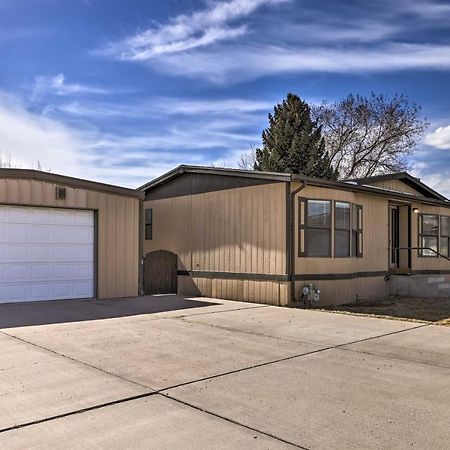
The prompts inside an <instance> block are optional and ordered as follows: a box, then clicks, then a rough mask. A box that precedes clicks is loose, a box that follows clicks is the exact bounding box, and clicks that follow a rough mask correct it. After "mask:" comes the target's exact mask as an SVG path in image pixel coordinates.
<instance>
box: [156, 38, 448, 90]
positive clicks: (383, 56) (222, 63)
mask: <svg viewBox="0 0 450 450" xmlns="http://www.w3.org/2000/svg"><path fill="white" fill-rule="evenodd" d="M243 62H244V63H243ZM158 69H159V70H164V71H165V72H166V73H170V74H172V75H179V76H190V77H195V78H203V79H206V80H208V81H210V82H213V83H224V82H236V81H245V80H251V79H255V78H258V77H263V76H268V75H277V74H286V73H307V72H333V73H366V72H389V71H398V70H407V69H441V70H448V69H450V45H432V44H402V43H392V44H386V45H380V46H377V47H376V48H366V47H363V46H359V47H358V46H353V47H352V48H345V47H339V48H330V47H306V48H305V47H303V48H294V47H280V46H241V47H239V48H235V49H234V50H233V51H232V52H229V51H224V52H221V51H220V50H219V51H217V50H215V51H201V52H191V53H185V54H182V55H177V57H172V56H170V55H169V56H167V57H166V58H165V59H163V60H160V61H159V66H158Z"/></svg>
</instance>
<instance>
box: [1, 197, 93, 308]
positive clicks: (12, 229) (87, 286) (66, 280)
mask: <svg viewBox="0 0 450 450" xmlns="http://www.w3.org/2000/svg"><path fill="white" fill-rule="evenodd" d="M93 296H94V212H93V211H77V210H70V209H56V208H32V207H17V206H0V302H16V301H33V300H54V299H65V298H90V297H93Z"/></svg>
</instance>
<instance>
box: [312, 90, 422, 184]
mask: <svg viewBox="0 0 450 450" xmlns="http://www.w3.org/2000/svg"><path fill="white" fill-rule="evenodd" d="M313 117H314V118H315V120H316V121H317V122H318V124H319V125H320V126H321V127H322V134H323V136H324V137H325V143H326V148H327V151H328V153H329V155H330V158H331V164H332V166H333V167H334V168H335V169H336V170H337V172H338V173H339V176H340V178H343V179H348V178H356V177H368V176H371V175H376V174H383V173H392V172H398V171H402V170H405V169H406V168H407V158H408V156H409V155H411V154H412V153H413V152H414V151H415V150H416V149H417V144H418V142H419V140H420V138H421V137H422V135H423V133H424V131H425V129H426V128H427V127H428V125H429V124H428V122H427V120H426V119H425V118H423V117H422V109H421V107H420V106H418V105H416V104H414V103H409V101H408V99H407V98H406V97H404V96H403V95H395V96H394V97H392V98H389V97H387V96H384V95H375V94H373V93H372V95H371V96H370V97H368V98H367V97H363V96H360V95H353V94H350V95H348V96H347V97H346V98H344V99H343V100H342V101H340V102H337V103H332V104H329V103H326V102H324V103H323V104H322V105H320V106H316V107H313Z"/></svg>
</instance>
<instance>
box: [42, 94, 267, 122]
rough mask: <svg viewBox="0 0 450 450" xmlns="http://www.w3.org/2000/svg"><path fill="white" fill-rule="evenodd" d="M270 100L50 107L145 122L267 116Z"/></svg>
mask: <svg viewBox="0 0 450 450" xmlns="http://www.w3.org/2000/svg"><path fill="white" fill-rule="evenodd" d="M274 102H275V99H274V100H273V101H264V100H248V99H240V98H227V99H219V100H206V99H205V100H202V99H182V98H168V97H153V98H149V99H146V100H139V101H126V102H123V101H122V102H119V103H116V102H98V101H78V100H77V101H72V102H69V103H61V104H58V105H53V106H52V108H50V109H49V112H51V111H52V110H54V109H57V110H59V111H61V112H63V113H66V114H70V115H73V116H81V117H87V118H94V119H108V118H116V117H117V118H135V119H148V118H149V117H152V118H161V117H162V116H175V115H181V116H191V117H192V118H195V117H198V116H201V115H209V116H210V117H211V116H223V115H226V116H232V115H238V116H239V117H240V118H242V116H243V115H249V114H253V113H264V114H265V113H268V112H270V111H271V109H272V108H273V105H274Z"/></svg>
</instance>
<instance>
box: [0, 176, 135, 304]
mask: <svg viewBox="0 0 450 450" xmlns="http://www.w3.org/2000/svg"><path fill="white" fill-rule="evenodd" d="M142 197H143V194H142V192H139V191H136V190H134V189H125V188H121V187H118V186H111V185H107V184H102V183H95V182H92V181H86V180H81V179H78V178H71V177H66V176H61V175H56V174H52V173H46V172H39V171H35V170H23V169H0V302H19V301H33V300H51V299H72V298H92V297H97V298H114V297H129V296H135V295H138V292H139V290H138V288H139V268H140V260H141V257H140V254H141V253H140V242H139V223H140V219H139V211H140V206H141V198H142Z"/></svg>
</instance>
